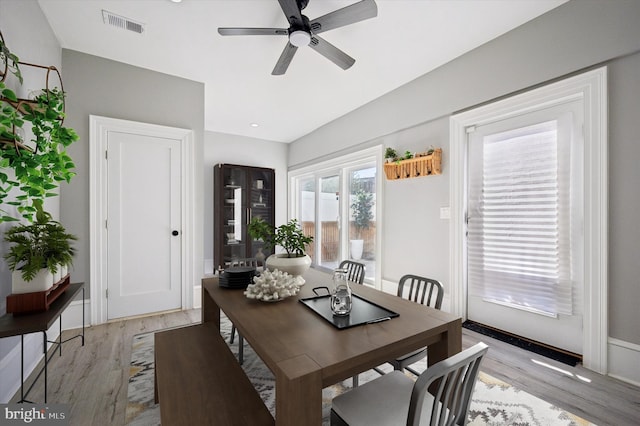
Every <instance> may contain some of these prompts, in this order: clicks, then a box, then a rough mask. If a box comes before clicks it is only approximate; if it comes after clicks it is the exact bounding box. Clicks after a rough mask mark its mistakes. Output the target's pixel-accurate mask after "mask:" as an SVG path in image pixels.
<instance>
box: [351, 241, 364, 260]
mask: <svg viewBox="0 0 640 426" xmlns="http://www.w3.org/2000/svg"><path fill="white" fill-rule="evenodd" d="M349 243H350V244H349V245H350V247H349V252H350V254H351V258H352V259H353V260H360V259H362V252H363V250H364V240H350V241H349Z"/></svg>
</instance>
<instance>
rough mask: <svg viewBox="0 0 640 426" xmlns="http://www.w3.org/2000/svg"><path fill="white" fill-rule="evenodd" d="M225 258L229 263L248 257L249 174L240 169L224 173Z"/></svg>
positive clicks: (231, 169) (230, 169)
mask: <svg viewBox="0 0 640 426" xmlns="http://www.w3.org/2000/svg"><path fill="white" fill-rule="evenodd" d="M222 179H223V187H222V189H223V191H224V199H223V202H224V204H223V224H222V225H223V226H222V227H223V230H224V235H223V236H222V238H223V241H224V244H223V257H224V259H223V260H224V261H225V262H228V261H231V260H234V259H240V258H244V257H246V255H245V252H246V244H247V241H246V238H245V229H246V228H245V227H246V221H247V217H246V211H245V210H246V209H245V208H244V207H243V206H244V205H245V197H246V195H245V192H246V191H245V188H246V185H247V174H246V172H245V170H243V169H239V168H225V169H224V171H223V177H222Z"/></svg>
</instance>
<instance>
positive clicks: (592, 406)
mask: <svg viewBox="0 0 640 426" xmlns="http://www.w3.org/2000/svg"><path fill="white" fill-rule="evenodd" d="M199 321H200V310H192V311H181V312H172V313H164V314H159V315H154V316H148V317H142V318H134V319H128V320H125V321H117V322H111V323H108V324H103V325H99V326H95V327H89V328H87V329H86V341H85V346H84V347H81V346H80V340H79V339H74V340H72V341H70V342H68V343H67V344H66V345H65V346H63V350H62V357H59V356H58V355H55V356H54V357H53V359H52V360H51V362H50V364H49V384H48V387H49V389H48V399H49V402H51V403H66V404H70V405H71V424H72V425H82V426H84V425H122V424H124V418H125V408H126V404H127V382H128V379H129V363H130V359H131V341H132V338H133V336H134V335H136V334H139V333H144V332H148V331H154V330H160V329H164V328H169V327H176V326H180V325H186V324H190V323H195V322H199ZM75 333H76V332H75V331H65V332H64V333H63V338H64V336H65V335H67V336H70V335H73V334H75ZM480 340H481V341H484V342H485V343H487V344H488V345H489V347H490V349H489V352H488V354H487V356H486V357H485V359H484V360H483V363H482V366H481V369H482V370H483V371H485V372H486V373H488V374H491V375H492V376H494V377H497V378H499V379H502V380H504V381H506V382H508V383H511V384H512V385H514V386H516V387H518V388H520V389H522V390H524V391H526V392H529V393H531V394H532V395H535V396H538V397H540V398H542V399H544V400H546V401H548V402H550V403H553V404H556V405H557V406H559V407H561V408H563V409H566V410H568V411H570V412H572V413H574V414H576V415H578V416H581V417H583V418H585V419H587V420H589V421H591V422H593V423H596V424H598V425H601V426H603V425H612V426H627V425H628V426H632V425H638V424H640V388H638V387H634V386H632V385H628V384H625V383H623V382H620V381H618V380H615V379H612V378H609V377H605V376H601V375H599V374H596V373H593V372H591V371H589V370H586V369H584V368H582V367H581V366H578V367H575V368H573V367H569V366H566V365H564V364H561V363H558V362H554V361H552V360H549V359H547V358H543V357H540V356H538V355H535V354H533V353H531V352H527V351H524V350H522V349H519V348H516V347H513V346H511V345H508V344H506V343H503V342H500V341H497V340H494V339H491V338H489V337H487V336H483V335H480V334H477V333H475V332H472V331H469V330H466V329H465V330H463V347H469V346H471V345H473V344H474V343H476V342H478V341H480ZM532 360H536V361H539V362H544V363H546V364H547V366H545V365H540V364H538V363H535V362H533V361H532ZM580 377H582V378H583V379H581V378H580ZM31 379H32V378H30V380H31ZM584 379H587V380H590V382H586V381H584ZM43 389H44V386H43V383H42V378H40V380H39V381H38V383H37V384H36V385H35V386H34V388H33V390H32V392H31V394H30V395H29V399H30V400H33V401H43ZM18 396H19V395H18ZM15 399H17V398H14V400H15Z"/></svg>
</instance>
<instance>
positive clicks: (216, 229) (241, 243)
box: [213, 164, 275, 268]
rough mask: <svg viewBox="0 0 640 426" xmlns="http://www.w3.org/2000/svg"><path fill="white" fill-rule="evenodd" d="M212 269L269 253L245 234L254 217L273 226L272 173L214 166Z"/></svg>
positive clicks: (270, 171)
mask: <svg viewBox="0 0 640 426" xmlns="http://www.w3.org/2000/svg"><path fill="white" fill-rule="evenodd" d="M213 188H214V189H213V190H214V196H213V200H214V206H213V215H214V220H213V245H214V247H213V259H214V266H215V267H216V268H220V267H223V268H224V266H225V264H227V263H229V262H231V261H233V260H235V259H242V258H247V257H258V258H260V257H261V254H260V253H262V254H264V256H265V258H266V257H268V256H269V255H270V254H271V251H269V250H266V249H265V248H264V247H263V243H262V242H261V241H255V240H253V239H252V238H251V236H250V235H249V233H248V232H247V225H248V224H249V222H251V219H253V218H254V217H260V218H262V219H264V220H265V221H266V222H267V223H270V224H272V225H274V224H275V171H274V170H273V169H267V168H262V167H250V166H239V165H235V164H218V165H216V166H215V170H214V173H213Z"/></svg>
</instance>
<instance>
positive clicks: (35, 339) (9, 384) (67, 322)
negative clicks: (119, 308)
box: [0, 300, 91, 404]
mask: <svg viewBox="0 0 640 426" xmlns="http://www.w3.org/2000/svg"><path fill="white" fill-rule="evenodd" d="M84 308H85V327H86V326H89V320H90V312H91V311H90V306H89V301H88V300H87V301H85V307H84ZM81 327H82V300H75V301H73V302H71V304H69V306H68V307H67V309H66V310H65V311H64V312H63V313H62V329H63V330H70V329H75V328H81ZM59 330H60V325H59V323H58V321H56V322H54V323H53V325H52V326H51V328H50V329H49V330H47V340H50V341H51V340H55V339H57V338H58V336H59V334H60V333H59ZM43 340H44V339H43V335H42V333H41V332H38V333H32V334H27V335H25V336H24V377H25V379H26V378H27V377H29V375H30V374H31V373H32V372H33V370H34V369H35V368H36V367H37V366H38V363H39V362H40V361H41V360H42V357H43V355H44V353H43V350H42V344H43ZM0 344H2V345H8V346H12V347H11V349H10V350H9V352H8V353H7V355H6V356H5V357H4V358H2V359H0V377H2V381H1V384H0V403H2V404H4V403H7V402H9V401H10V400H11V398H13V395H15V393H16V392H18V391H19V390H20V336H15V337H6V338H4V339H2V340H1V341H0ZM48 347H49V348H50V347H51V343H49V344H48ZM63 352H64V347H63ZM39 380H43V379H42V377H41V378H40V379H39ZM25 390H26V389H25Z"/></svg>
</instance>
